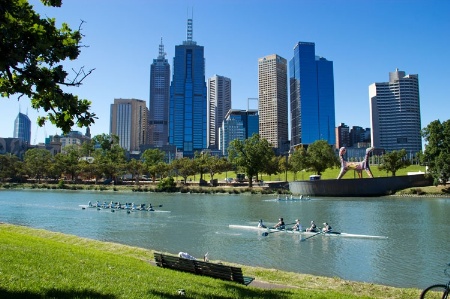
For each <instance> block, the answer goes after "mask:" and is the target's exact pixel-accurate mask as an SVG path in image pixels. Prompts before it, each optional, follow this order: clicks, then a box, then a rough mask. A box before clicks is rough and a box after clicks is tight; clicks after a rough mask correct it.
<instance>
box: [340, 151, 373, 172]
mask: <svg viewBox="0 0 450 299" xmlns="http://www.w3.org/2000/svg"><path fill="white" fill-rule="evenodd" d="M374 149H375V148H374V147H369V148H367V149H366V155H365V156H364V160H362V161H361V162H348V161H345V160H344V155H345V152H346V151H347V150H346V148H345V147H341V148H340V149H339V160H340V161H341V172H340V173H339V175H338V177H337V179H338V180H339V179H340V178H342V177H343V176H344V175H345V173H346V172H347V171H348V170H350V169H353V170H355V171H356V172H357V173H358V177H359V178H362V171H363V170H365V171H366V172H367V175H368V176H369V177H371V178H373V174H372V171H371V170H370V165H369V155H370V153H371V152H373V150H374Z"/></svg>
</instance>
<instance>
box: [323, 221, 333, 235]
mask: <svg viewBox="0 0 450 299" xmlns="http://www.w3.org/2000/svg"><path fill="white" fill-rule="evenodd" d="M322 231H323V232H324V233H328V232H331V226H330V225H329V224H328V223H327V222H324V223H323V228H322Z"/></svg>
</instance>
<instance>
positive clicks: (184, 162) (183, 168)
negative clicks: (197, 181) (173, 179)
mask: <svg viewBox="0 0 450 299" xmlns="http://www.w3.org/2000/svg"><path fill="white" fill-rule="evenodd" d="M172 168H173V169H174V170H175V171H176V172H177V174H178V175H180V176H181V177H182V178H183V180H184V183H185V184H186V181H187V177H188V176H190V175H194V174H195V167H194V160H192V159H189V158H188V157H183V158H181V159H175V160H173V161H172Z"/></svg>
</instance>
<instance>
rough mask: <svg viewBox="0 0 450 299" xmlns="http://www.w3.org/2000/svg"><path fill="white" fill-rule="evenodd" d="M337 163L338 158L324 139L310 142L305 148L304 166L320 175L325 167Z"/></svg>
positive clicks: (330, 166) (333, 165)
mask: <svg viewBox="0 0 450 299" xmlns="http://www.w3.org/2000/svg"><path fill="white" fill-rule="evenodd" d="M338 165H339V159H338V157H337V156H336V154H335V153H334V151H333V149H332V147H331V146H330V145H329V144H328V142H327V141H326V140H317V141H314V142H313V143H311V144H310V145H309V146H308V149H307V150H306V166H307V169H308V170H311V171H314V172H315V173H316V174H318V175H320V174H321V173H322V172H323V171H325V170H326V169H327V168H332V167H335V166H338Z"/></svg>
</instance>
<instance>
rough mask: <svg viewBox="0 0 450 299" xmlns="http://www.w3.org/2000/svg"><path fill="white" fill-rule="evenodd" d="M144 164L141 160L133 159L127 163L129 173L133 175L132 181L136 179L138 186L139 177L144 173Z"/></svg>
mask: <svg viewBox="0 0 450 299" xmlns="http://www.w3.org/2000/svg"><path fill="white" fill-rule="evenodd" d="M144 168H145V167H144V164H143V163H142V161H140V160H136V159H131V160H130V161H128V163H127V167H126V169H127V171H128V172H130V173H131V176H132V179H134V181H135V183H136V184H139V177H140V176H141V175H142V172H143V171H144Z"/></svg>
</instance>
